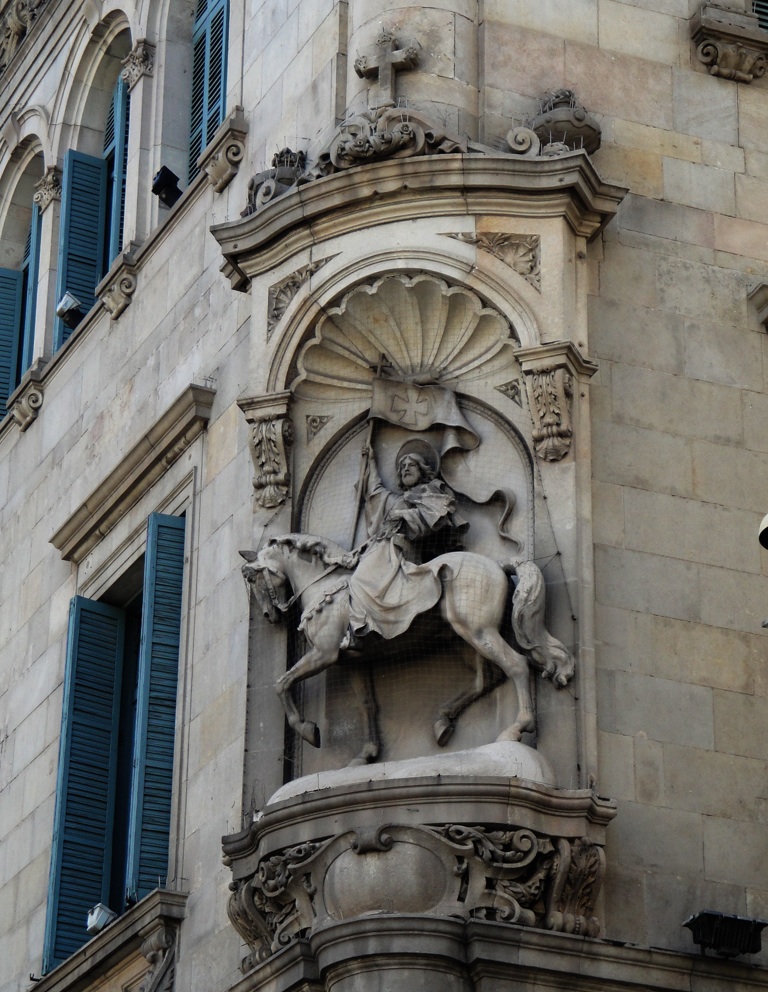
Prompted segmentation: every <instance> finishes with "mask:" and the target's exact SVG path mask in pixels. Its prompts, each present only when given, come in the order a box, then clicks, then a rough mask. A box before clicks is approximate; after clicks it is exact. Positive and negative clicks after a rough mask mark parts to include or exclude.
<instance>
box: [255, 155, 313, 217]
mask: <svg viewBox="0 0 768 992" xmlns="http://www.w3.org/2000/svg"><path fill="white" fill-rule="evenodd" d="M305 165H306V156H305V154H304V152H302V151H298V152H294V151H292V150H291V149H290V148H283V149H282V150H281V151H279V152H277V153H276V154H275V155H274V156H273V157H272V168H271V169H265V170H264V171H263V172H259V173H257V175H255V176H253V177H252V178H251V179H249V180H248V203H247V205H246V207H245V209H244V210H243V211H242V212H241V214H240V216H241V217H249V216H250V215H251V214H254V213H256V211H257V210H260V209H261V208H262V207H264V206H266V205H267V203H269V202H270V200H274V199H275V197H277V196H282V194H283V193H286V192H287V191H288V190H289V189H291V188H292V187H293V186H295V185H296V182H297V180H298V179H299V177H300V176H301V175H302V173H303V172H304V166H305Z"/></svg>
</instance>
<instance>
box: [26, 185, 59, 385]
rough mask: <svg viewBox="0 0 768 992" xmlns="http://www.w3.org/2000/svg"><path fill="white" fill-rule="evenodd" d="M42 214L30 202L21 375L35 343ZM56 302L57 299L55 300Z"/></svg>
mask: <svg viewBox="0 0 768 992" xmlns="http://www.w3.org/2000/svg"><path fill="white" fill-rule="evenodd" d="M42 220H43V216H42V214H41V213H40V207H39V206H38V205H37V204H36V203H33V204H32V223H31V224H30V226H29V237H28V238H27V245H26V249H25V251H24V261H23V263H22V266H21V268H22V273H23V274H24V301H23V309H24V321H23V324H24V326H23V327H22V329H21V356H20V367H19V372H20V373H21V375H24V373H25V372H26V371H27V369H28V368H29V366H30V365H31V364H32V353H33V349H34V344H35V316H36V312H37V280H38V277H39V269H40V229H41V227H42ZM57 302H58V301H57Z"/></svg>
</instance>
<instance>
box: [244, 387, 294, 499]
mask: <svg viewBox="0 0 768 992" xmlns="http://www.w3.org/2000/svg"><path fill="white" fill-rule="evenodd" d="M289 397H290V393H289V392H287V391H286V392H282V393H274V394H271V395H268V396H261V397H253V398H249V399H243V400H238V406H239V407H240V409H241V410H242V411H243V413H244V414H245V419H246V420H247V421H248V425H249V427H250V430H251V458H252V459H253V464H254V468H255V469H256V474H255V476H254V479H253V488H254V490H255V495H256V502H257V503H258V504H259V506H262V507H263V508H264V509H275V508H277V507H279V506H282V504H283V503H284V502H285V501H286V499H287V498H288V493H289V492H290V483H291V470H290V463H289V459H288V449H289V448H290V446H291V445H292V444H293V424H292V423H291V421H290V419H289V417H288V400H289Z"/></svg>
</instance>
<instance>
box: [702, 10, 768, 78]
mask: <svg viewBox="0 0 768 992" xmlns="http://www.w3.org/2000/svg"><path fill="white" fill-rule="evenodd" d="M691 37H692V38H693V42H694V44H695V45H696V55H697V56H698V58H699V61H700V62H703V63H704V65H707V66H709V71H710V73H711V74H712V75H713V76H720V78H721V79H732V80H734V82H737V83H751V82H752V80H753V79H754V78H755V77H759V76H762V75H764V74H765V70H766V64H767V62H766V59H768V31H763V29H762V28H761V27H760V24H759V22H758V19H757V15H756V14H753V13H746V12H745V11H743V10H742V11H738V10H732V9H730V8H728V7H722V6H720V5H719V4H714V3H705V4H704V5H703V6H702V7H701V9H700V10H698V11H697V12H696V13H695V14H694V16H693V17H692V18H691Z"/></svg>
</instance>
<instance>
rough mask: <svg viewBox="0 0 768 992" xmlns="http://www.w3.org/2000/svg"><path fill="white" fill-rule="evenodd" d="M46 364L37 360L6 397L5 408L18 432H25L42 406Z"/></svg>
mask: <svg viewBox="0 0 768 992" xmlns="http://www.w3.org/2000/svg"><path fill="white" fill-rule="evenodd" d="M46 365H47V362H46V361H45V360H44V359H42V358H38V359H36V361H35V362H33V364H32V365H31V366H30V368H28V369H27V371H26V372H25V373H24V375H23V376H22V379H21V382H20V383H19V385H18V386H17V387H16V389H15V390H14V391H13V392H12V393H11V395H10V396H9V397H8V401H7V404H6V406H7V408H8V411H9V412H10V414H11V417H13V419H14V421H15V422H16V424H17V425H18V427H19V430H20V431H22V432H23V431H25V430H27V428H28V427H30V426H31V425H32V423H33V421H35V420H36V419H37V415H38V413H40V409H41V407H42V405H43V399H44V397H45V388H44V386H43V379H44V372H45V367H46Z"/></svg>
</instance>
